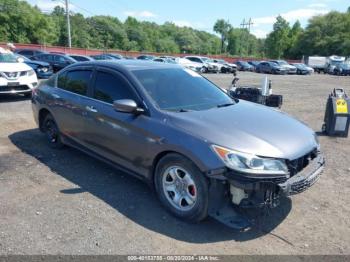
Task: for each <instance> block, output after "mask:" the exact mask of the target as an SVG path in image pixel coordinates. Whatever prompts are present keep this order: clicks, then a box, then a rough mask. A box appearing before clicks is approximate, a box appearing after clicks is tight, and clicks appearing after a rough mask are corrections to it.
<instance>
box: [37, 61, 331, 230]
mask: <svg viewBox="0 0 350 262" xmlns="http://www.w3.org/2000/svg"><path fill="white" fill-rule="evenodd" d="M32 107H33V112H34V117H35V120H36V122H37V123H38V126H39V128H40V130H41V131H43V132H44V133H46V136H47V138H48V142H49V144H50V145H51V146H52V147H54V148H60V147H62V146H64V145H69V146H72V147H75V148H78V149H80V150H81V151H83V152H85V153H87V154H90V155H92V156H94V157H96V158H98V159H100V160H102V161H105V162H106V163H108V164H110V165H113V166H115V167H117V168H119V169H122V170H124V171H125V172H127V173H129V174H131V175H134V176H136V177H138V178H140V179H142V180H144V181H146V182H147V183H149V184H150V185H151V186H152V187H154V189H155V191H156V192H157V194H158V197H159V199H160V201H161V202H162V203H163V205H164V206H165V207H166V208H167V209H168V210H169V211H170V212H171V213H172V214H174V215H175V216H177V217H180V218H182V219H186V220H188V221H195V222H197V221H201V220H203V219H204V218H206V217H207V216H208V215H210V216H212V217H214V218H216V219H218V220H219V221H221V222H223V223H225V224H226V225H228V226H230V227H232V228H236V229H246V228H248V227H250V226H251V224H250V223H249V220H248V219H246V218H245V217H244V216H243V215H242V214H241V213H240V212H239V211H237V210H239V209H234V208H233V207H240V208H248V207H256V206H268V207H275V206H277V205H278V203H279V198H280V197H282V196H289V195H292V194H296V193H300V192H302V191H304V190H305V189H307V188H308V187H310V186H311V185H312V184H313V183H314V182H315V181H316V180H317V179H318V177H319V174H320V173H321V171H322V169H323V165H324V159H323V157H322V154H321V153H320V147H319V143H318V140H317V137H316V135H315V133H314V132H313V131H312V130H311V129H310V128H308V127H307V126H305V125H304V124H302V123H301V122H299V121H297V120H295V119H294V118H291V117H289V116H287V115H286V114H283V113H281V112H278V111H276V110H272V109H269V108H267V107H264V106H259V105H256V104H253V103H249V102H245V101H239V100H234V99H233V98H231V97H229V96H228V95H227V94H226V93H225V92H224V91H222V90H221V89H220V88H219V87H217V86H215V85H214V84H213V83H211V82H210V81H208V80H207V79H205V78H203V77H202V76H201V75H199V74H197V73H196V72H194V71H192V70H189V69H184V68H182V67H180V66H178V65H172V64H166V63H154V62H144V61H136V60H134V61H132V60H124V61H122V60H120V61H116V62H108V61H94V62H84V63H77V64H74V65H72V66H69V67H67V68H65V69H64V70H62V71H61V72H59V73H58V74H57V75H55V76H53V77H51V78H50V79H49V80H48V81H47V82H45V83H43V84H41V85H40V86H39V87H38V88H37V89H35V90H34V92H33V98H32Z"/></svg>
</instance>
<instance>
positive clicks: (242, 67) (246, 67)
mask: <svg viewBox="0 0 350 262" xmlns="http://www.w3.org/2000/svg"><path fill="white" fill-rule="evenodd" d="M236 65H237V69H238V70H239V71H253V70H254V68H253V66H252V65H250V64H248V62H246V61H237V63H236Z"/></svg>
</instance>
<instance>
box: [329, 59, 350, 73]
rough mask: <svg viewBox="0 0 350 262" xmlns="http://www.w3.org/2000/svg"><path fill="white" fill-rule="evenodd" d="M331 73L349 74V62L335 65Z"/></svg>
mask: <svg viewBox="0 0 350 262" xmlns="http://www.w3.org/2000/svg"><path fill="white" fill-rule="evenodd" d="M333 74H335V75H339V76H340V75H342V76H346V75H350V62H345V63H341V64H338V65H336V66H335V68H334V70H333Z"/></svg>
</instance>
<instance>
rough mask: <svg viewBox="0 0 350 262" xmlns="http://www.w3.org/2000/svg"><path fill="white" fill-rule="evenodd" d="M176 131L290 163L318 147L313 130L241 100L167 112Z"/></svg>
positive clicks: (287, 117) (274, 112) (285, 115)
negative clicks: (224, 104)
mask: <svg viewBox="0 0 350 262" xmlns="http://www.w3.org/2000/svg"><path fill="white" fill-rule="evenodd" d="M169 118H170V122H171V123H172V124H173V125H174V126H176V127H177V128H180V129H182V130H183V131H185V132H187V133H189V134H192V135H194V136H196V137H200V138H202V139H203V140H204V141H206V142H207V143H208V144H216V145H219V146H223V147H226V148H229V149H233V150H236V151H240V152H245V153H250V154H255V155H258V156H265V157H274V158H283V159H289V160H293V159H296V158H299V157H301V156H303V155H304V154H306V153H308V152H310V151H311V150H313V149H315V148H316V147H317V146H318V145H317V142H316V135H315V133H314V131H313V130H311V129H310V128H309V127H307V126H306V125H304V124H303V123H301V122H300V121H298V120H296V119H294V118H292V117H290V116H289V115H287V114H285V113H282V112H280V111H277V110H275V109H271V108H268V107H265V106H262V105H257V104H253V103H250V102H246V101H242V100H240V101H239V102H238V103H237V104H235V105H232V106H228V107H223V108H215V109H210V110H206V111H192V112H183V113H175V112H172V113H169Z"/></svg>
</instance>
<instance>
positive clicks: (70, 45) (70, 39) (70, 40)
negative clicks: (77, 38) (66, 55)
mask: <svg viewBox="0 0 350 262" xmlns="http://www.w3.org/2000/svg"><path fill="white" fill-rule="evenodd" d="M65 2H66V17H67V33H68V47H69V48H71V47H72V36H71V34H70V19H69V4H68V0H65Z"/></svg>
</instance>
